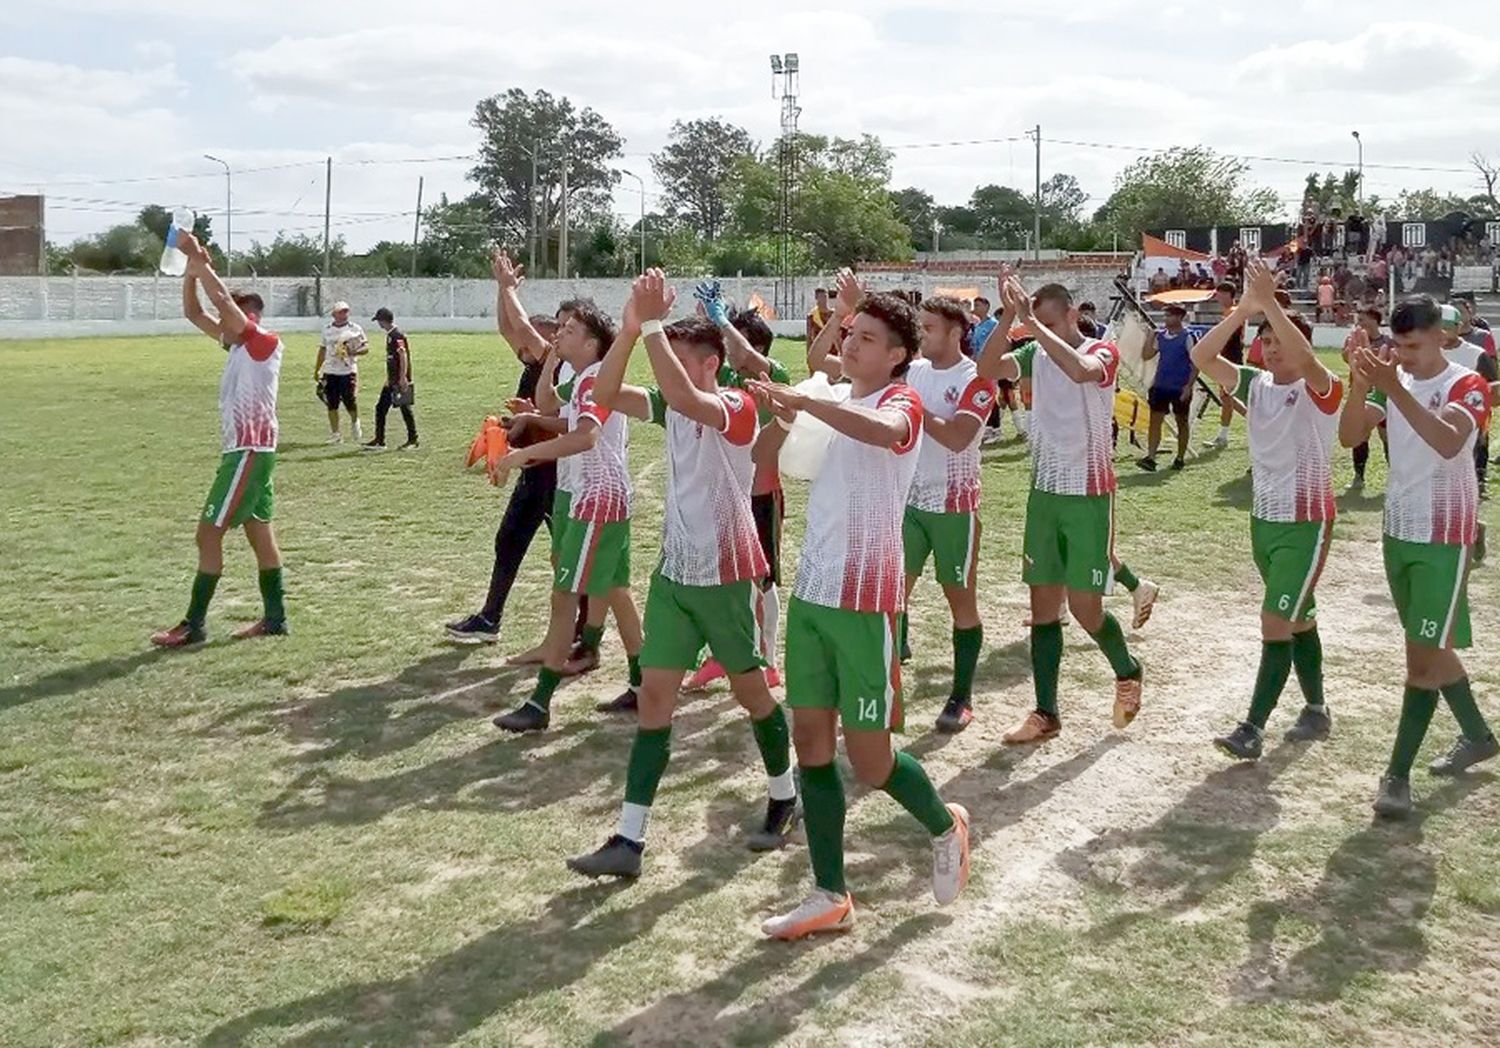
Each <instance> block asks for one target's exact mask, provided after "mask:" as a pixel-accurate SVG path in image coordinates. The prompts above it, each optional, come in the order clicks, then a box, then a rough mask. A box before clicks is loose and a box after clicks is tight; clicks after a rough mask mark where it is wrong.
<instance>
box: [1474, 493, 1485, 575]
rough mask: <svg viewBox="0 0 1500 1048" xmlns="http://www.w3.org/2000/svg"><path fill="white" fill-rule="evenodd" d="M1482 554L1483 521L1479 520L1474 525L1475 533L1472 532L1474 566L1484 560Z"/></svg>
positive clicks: (1483, 542)
mask: <svg viewBox="0 0 1500 1048" xmlns="http://www.w3.org/2000/svg"><path fill="white" fill-rule="evenodd" d="M1480 497H1481V498H1482V497H1483V492H1481V493H1480ZM1484 553H1485V539H1484V521H1482V520H1481V521H1480V522H1479V523H1478V524H1477V525H1476V529H1475V532H1474V546H1473V559H1474V563H1475V564H1478V563H1479V562H1480V561H1482V560H1484Z"/></svg>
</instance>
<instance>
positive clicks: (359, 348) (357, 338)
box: [313, 301, 370, 444]
mask: <svg viewBox="0 0 1500 1048" xmlns="http://www.w3.org/2000/svg"><path fill="white" fill-rule="evenodd" d="M369 351H370V342H369V339H367V338H365V332H364V329H363V328H361V327H360V326H359V325H358V324H355V323H353V322H352V321H350V319H349V303H347V302H342V301H340V302H335V303H334V304H333V319H332V320H330V321H329V322H328V323H327V324H325V325H324V326H323V336H322V338H321V339H320V340H319V342H318V360H317V363H315V364H314V365H313V381H314V382H317V381H320V380H321V381H322V383H323V402H324V403H325V404H327V405H328V443H330V444H342V443H343V442H344V434H343V433H341V432H340V431H339V405H340V404H343V405H344V408H345V409H346V410H347V411H348V412H349V421H350V423H351V424H352V425H353V426H354V442H355V443H356V444H358V443H359V442H360V441H362V440H364V439H365V437H364V433H362V432H361V431H360V428H359V401H358V400H357V399H356V396H355V395H356V393H357V392H358V389H359V358H360V357H362V356H364V355H365V354H366V353H368V352H369Z"/></svg>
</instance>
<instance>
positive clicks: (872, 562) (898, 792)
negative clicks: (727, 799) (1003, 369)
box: [751, 294, 969, 939]
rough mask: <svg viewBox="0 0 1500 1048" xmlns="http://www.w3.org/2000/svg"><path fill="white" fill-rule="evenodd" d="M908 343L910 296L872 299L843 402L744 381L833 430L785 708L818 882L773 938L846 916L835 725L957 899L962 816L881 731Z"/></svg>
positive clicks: (864, 307) (965, 833) (895, 676)
mask: <svg viewBox="0 0 1500 1048" xmlns="http://www.w3.org/2000/svg"><path fill="white" fill-rule="evenodd" d="M918 342H919V335H918V331H917V318H916V311H915V310H914V309H913V308H912V307H911V305H910V304H909V303H908V302H906V301H904V300H903V299H901V298H899V297H897V296H895V295H879V294H877V295H869V296H867V297H866V298H864V299H862V300H861V301H860V303H859V305H858V307H857V310H856V312H855V315H854V319H853V323H852V325H851V327H850V329H849V337H848V338H847V339H846V340H845V341H844V346H843V352H842V354H841V355H840V358H839V360H840V362H841V364H842V367H843V372H844V375H845V376H846V377H847V378H848V379H849V382H850V385H851V387H852V388H851V390H850V395H849V399H848V400H847V401H845V402H843V403H835V402H831V401H817V400H812V399H810V398H807V397H805V396H803V395H802V394H800V393H798V392H797V391H796V390H795V389H792V388H790V387H788V386H785V385H782V384H779V383H765V382H761V383H752V384H751V389H752V391H753V392H755V394H756V396H757V398H759V399H760V400H761V401H762V403H763V404H764V405H765V406H766V407H768V408H771V409H773V410H774V411H775V412H776V415H777V426H778V428H780V427H784V426H789V425H790V424H791V422H792V420H793V419H794V418H795V417H796V415H797V413H798V412H799V411H806V412H808V413H809V414H811V415H813V416H814V417H816V418H817V419H819V420H821V421H822V422H825V423H827V424H828V425H829V426H830V427H831V428H832V429H833V431H834V435H833V437H832V440H831V442H830V444H829V448H828V453H827V457H826V458H825V459H824V462H823V466H822V469H821V471H820V472H819V474H818V477H817V479H815V480H814V481H813V482H812V486H811V487H810V489H809V491H808V496H807V526H806V531H805V535H804V538H803V544H802V556H801V559H800V562H799V563H798V566H797V585H796V591H795V594H794V596H793V597H792V601H791V605H790V607H789V609H788V611H787V636H786V694H787V705H788V706H790V707H791V708H792V735H793V740H794V742H795V744H796V747H797V763H798V765H799V766H800V768H801V771H802V804H803V813H804V814H803V818H804V821H805V825H806V829H807V850H808V854H809V857H810V858H811V861H812V869H813V880H814V882H815V886H814V888H813V891H812V893H811V894H810V895H809V896H808V897H807V898H806V899H805V900H804V901H803V902H802V903H801V905H799V906H797V907H796V908H795V909H793V910H792V911H790V912H789V913H785V914H781V915H778V916H776V917H772V918H770V919H769V920H767V921H766V922H765V923H764V924H763V925H762V926H761V927H762V930H763V931H764V932H765V934H766V935H769V936H772V937H774V938H778V939H800V938H802V937H804V936H806V935H811V934H814V933H818V932H838V931H846V930H848V929H849V928H851V927H852V926H853V924H854V901H853V899H852V898H851V897H850V895H849V890H848V887H847V885H846V884H845V882H844V812H845V804H844V784H843V782H842V780H840V778H839V772H838V767H837V766H836V765H835V764H834V750H835V746H836V743H837V738H838V724H839V722H840V721H842V722H843V727H844V749H845V752H846V753H847V754H848V757H849V762H850V763H851V764H852V765H853V767H854V773H855V775H856V776H858V777H859V780H860V781H861V782H863V783H865V784H866V785H867V786H871V787H873V788H876V789H881V790H884V791H885V792H886V793H888V794H890V795H891V796H892V797H893V798H895V800H896V801H897V803H899V804H900V805H901V806H902V807H903V808H905V809H906V810H907V811H908V812H910V813H911V814H912V815H913V816H915V817H916V819H917V820H918V821H919V822H921V824H922V825H923V826H924V827H925V828H926V829H927V832H928V833H930V834H931V835H932V838H933V864H932V888H933V894H934V895H935V896H936V898H937V900H938V902H939V903H942V904H946V903H949V902H951V901H953V899H955V898H956V897H957V896H958V893H959V892H960V891H961V890H962V888H963V886H964V884H965V882H966V881H967V880H968V875H969V813H968V812H967V811H965V810H964V809H963V807H962V806H961V805H958V804H944V803H943V799H942V797H940V796H939V795H938V792H937V790H936V789H935V788H934V787H933V785H932V782H931V781H930V780H929V779H928V778H927V773H926V772H925V771H923V770H922V765H921V764H919V763H918V762H917V760H916V758H915V757H913V756H912V755H911V754H910V753H909V752H907V751H904V750H903V751H901V752H896V753H893V752H892V749H891V732H893V731H900V730H901V726H902V709H901V664H900V661H899V660H898V659H897V657H896V632H897V626H896V617H897V616H898V615H899V614H900V613H901V610H902V599H903V596H904V592H903V587H902V571H901V518H902V508H903V506H904V504H905V502H906V493H907V492H908V491H909V490H910V488H911V481H912V476H913V475H914V474H915V472H916V466H917V454H916V452H917V448H918V446H919V445H920V444H921V440H922V404H921V400H920V399H919V398H918V397H917V395H916V393H914V392H913V391H912V389H911V387H909V386H907V385H905V384H904V383H903V382H902V381H901V380H902V377H903V376H904V375H905V374H906V369H907V367H908V366H909V365H910V363H911V359H912V356H913V355H914V354H915V353H916V351H917V345H918ZM757 450H758V451H759V450H760V449H757Z"/></svg>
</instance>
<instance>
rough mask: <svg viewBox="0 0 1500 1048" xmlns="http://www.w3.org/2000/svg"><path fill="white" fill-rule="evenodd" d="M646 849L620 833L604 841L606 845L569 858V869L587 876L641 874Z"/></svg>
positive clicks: (629, 876) (632, 876) (632, 877)
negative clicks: (642, 854) (642, 855)
mask: <svg viewBox="0 0 1500 1048" xmlns="http://www.w3.org/2000/svg"><path fill="white" fill-rule="evenodd" d="M645 850H646V846H645V845H643V844H637V843H636V842H635V841H633V840H631V839H630V838H629V837H621V836H620V835H619V834H618V833H617V834H615V835H614V836H613V837H611V838H610V839H609V840H607V841H605V842H604V847H602V848H600V849H599V850H598V851H591V852H589V853H588V854H587V855H580V856H578V857H577V858H575V859H569V860H568V869H570V870H572V871H573V872H574V873H581V874H583V875H584V876H585V877H626V878H629V879H631V880H634V879H635V878H636V877H639V876H640V875H641V853H642V852H643V851H645Z"/></svg>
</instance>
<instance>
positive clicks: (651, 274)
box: [630, 269, 677, 322]
mask: <svg viewBox="0 0 1500 1048" xmlns="http://www.w3.org/2000/svg"><path fill="white" fill-rule="evenodd" d="M676 301H677V289H676V288H675V287H673V286H672V285H670V284H668V283H667V275H666V274H665V273H663V272H662V271H661V270H659V269H648V270H646V272H645V273H643V274H641V275H640V276H639V277H636V280H635V284H634V285H632V287H631V289H630V308H631V309H633V310H634V311H635V316H636V320H637V321H639V322H644V321H647V320H665V319H666V318H667V315H668V314H669V313H671V312H672V304H673V303H675V302H676Z"/></svg>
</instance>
